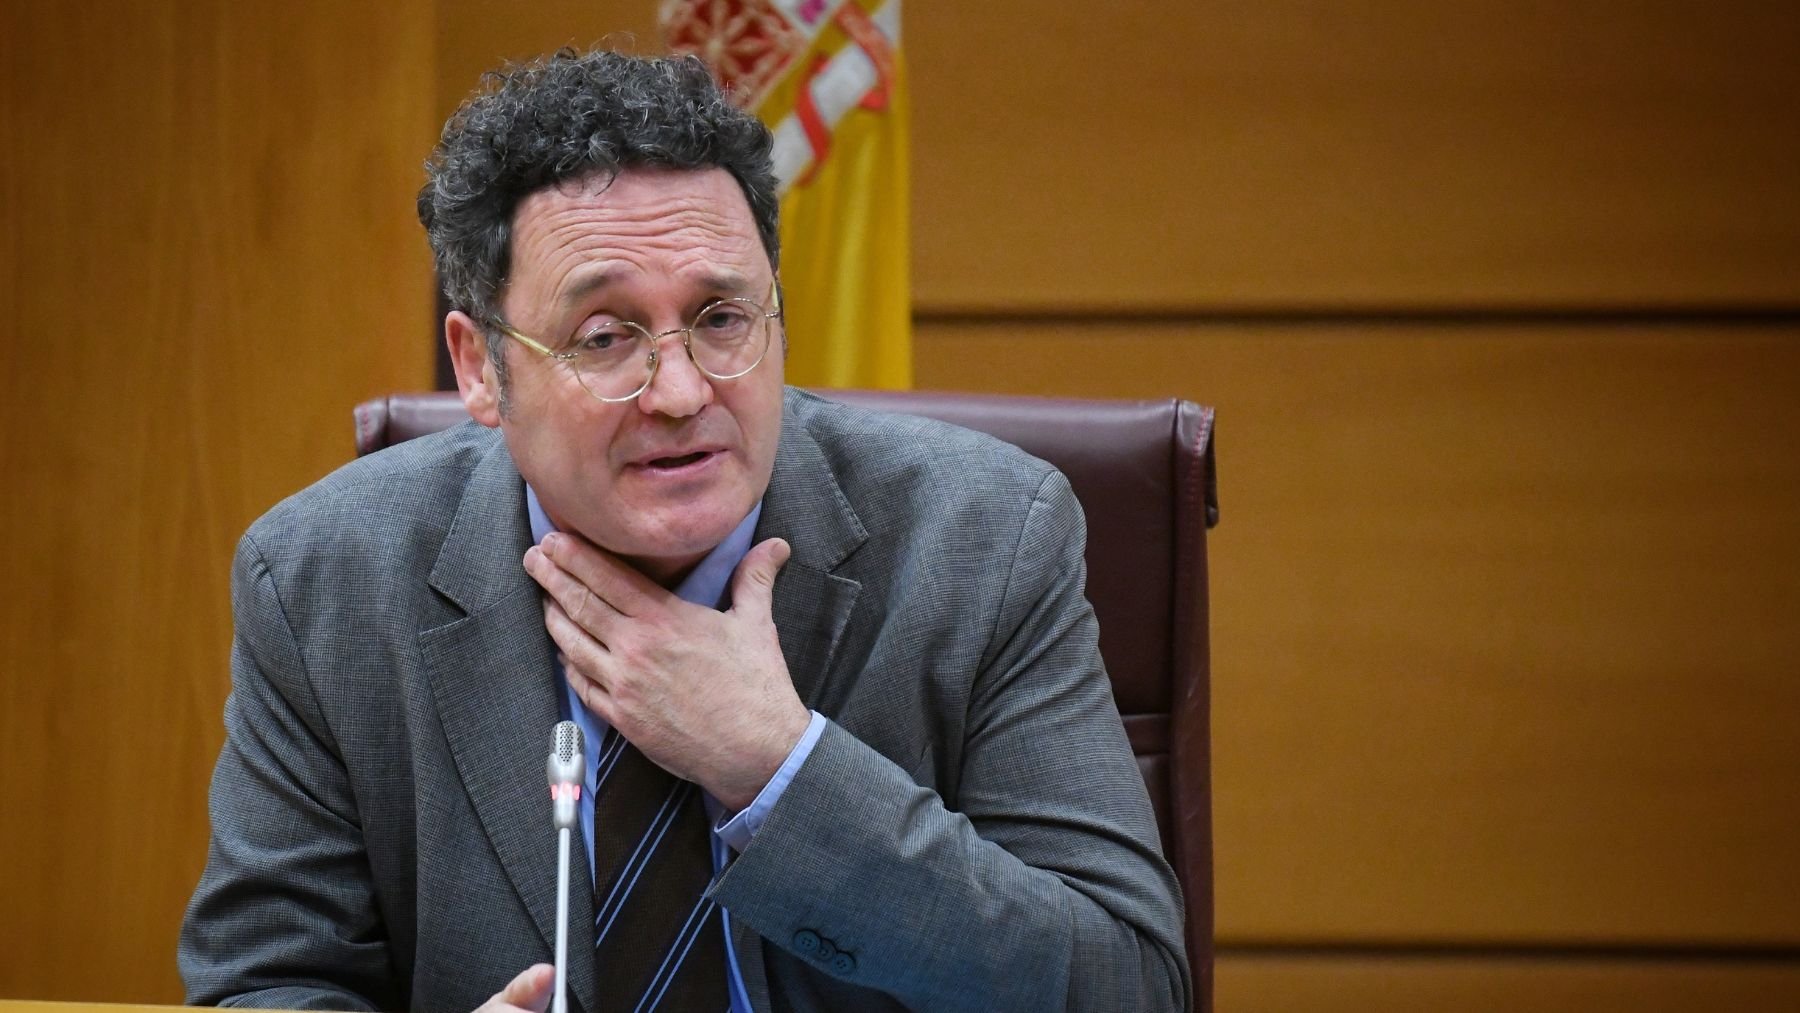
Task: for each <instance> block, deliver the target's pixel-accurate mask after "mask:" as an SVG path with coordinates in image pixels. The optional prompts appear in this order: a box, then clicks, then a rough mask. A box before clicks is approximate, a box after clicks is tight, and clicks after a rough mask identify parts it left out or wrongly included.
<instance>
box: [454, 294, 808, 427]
mask: <svg viewBox="0 0 1800 1013" xmlns="http://www.w3.org/2000/svg"><path fill="white" fill-rule="evenodd" d="M769 299H770V301H771V302H773V303H774V304H775V308H774V309H773V310H765V309H763V307H762V304H761V303H759V302H757V301H756V300H755V299H751V298H750V297H748V296H730V297H728V298H724V299H714V300H712V301H711V302H708V303H707V304H706V305H704V306H702V307H700V310H699V312H697V313H695V314H694V320H693V323H690V324H688V325H687V326H686V327H671V328H670V329H668V330H666V331H652V330H651V329H650V328H648V327H645V326H644V325H643V324H640V323H638V322H637V321H635V320H618V321H615V323H619V324H626V325H628V326H631V327H635V328H637V329H638V330H639V331H640V332H642V333H643V334H644V335H646V336H648V337H649V339H650V368H649V370H648V371H647V372H646V373H645V374H644V382H643V384H642V385H641V386H639V387H638V389H637V390H634V391H632V392H631V393H629V394H626V395H625V396H623V397H601V396H600V395H598V394H596V393H594V392H593V390H592V389H591V388H589V387H588V385H587V384H586V383H584V382H583V381H582V379H581V371H580V370H579V369H577V368H575V360H576V359H579V358H580V357H581V353H580V352H578V351H568V352H558V351H554V350H552V349H551V348H550V346H548V345H546V344H544V343H543V342H541V341H538V340H537V339H536V338H533V337H531V336H530V335H528V334H526V333H524V332H523V331H521V330H519V329H518V328H516V327H514V326H513V325H511V324H509V323H507V322H506V321H505V320H502V319H500V317H499V316H498V315H494V316H490V317H489V318H488V323H489V324H491V325H493V326H494V327H495V328H497V329H498V330H499V331H500V333H502V334H504V335H506V336H507V337H509V338H511V339H513V340H514V341H517V342H518V343H520V344H521V345H524V346H525V347H526V348H529V349H531V350H532V351H534V352H536V353H538V354H539V355H542V356H544V357H545V358H549V359H554V360H556V361H557V362H560V363H562V364H563V365H565V366H567V367H569V372H570V373H572V374H574V376H575V383H576V384H577V385H578V386H580V387H581V389H582V391H583V392H584V393H586V394H587V396H588V397H591V398H593V399H594V400H596V401H600V402H602V403H605V404H624V403H625V402H627V401H633V400H636V399H637V397H638V395H640V394H642V393H644V392H645V391H647V390H649V389H650V385H651V384H652V383H654V382H655V381H656V371H657V370H658V369H659V368H661V367H662V339H664V338H666V337H668V336H669V335H671V334H679V335H681V347H682V348H684V349H686V350H687V357H688V361H689V362H691V363H693V364H694V368H695V369H697V370H699V371H700V373H701V375H703V376H705V377H706V378H707V379H709V380H719V381H726V380H736V379H738V378H739V377H742V376H748V375H749V374H750V373H751V371H753V370H755V369H756V367H758V366H760V365H762V364H763V360H764V359H767V358H768V357H769V346H770V345H771V344H773V343H774V342H772V341H771V342H766V343H765V344H764V345H763V349H762V353H761V354H760V355H758V356H757V357H756V361H755V362H752V363H751V364H750V365H748V366H745V367H744V368H743V369H742V370H740V371H738V372H736V373H732V374H730V375H722V374H719V373H715V372H713V371H712V370H710V369H707V368H706V367H705V366H703V365H701V364H700V360H699V359H697V358H695V357H694V327H695V325H697V324H698V323H699V322H700V319H701V318H702V317H704V316H706V314H707V313H708V312H710V311H711V310H712V309H713V307H715V306H718V305H720V304H721V303H728V302H744V303H749V304H750V305H751V306H754V307H756V309H757V310H758V311H759V312H761V313H762V320H763V321H764V323H763V326H764V327H767V326H768V321H771V320H779V319H781V280H780V279H779V278H777V279H772V280H771V281H770V282H769Z"/></svg>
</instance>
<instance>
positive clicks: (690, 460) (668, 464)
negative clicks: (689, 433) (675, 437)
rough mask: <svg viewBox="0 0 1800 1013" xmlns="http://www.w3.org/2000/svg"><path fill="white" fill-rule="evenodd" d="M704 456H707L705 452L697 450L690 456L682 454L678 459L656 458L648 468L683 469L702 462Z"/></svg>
mask: <svg viewBox="0 0 1800 1013" xmlns="http://www.w3.org/2000/svg"><path fill="white" fill-rule="evenodd" d="M706 456H707V452H706V451H704V450H697V451H695V452H693V453H691V454H683V455H681V456H680V457H658V458H654V459H653V460H651V462H650V467H652V468H685V467H687V466H688V465H690V464H694V463H695V462H697V461H701V460H704V459H705V458H706Z"/></svg>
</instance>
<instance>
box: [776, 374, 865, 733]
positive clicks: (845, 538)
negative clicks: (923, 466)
mask: <svg viewBox="0 0 1800 1013" xmlns="http://www.w3.org/2000/svg"><path fill="white" fill-rule="evenodd" d="M811 410H812V408H811V406H810V405H809V404H808V403H807V400H806V399H804V398H803V397H802V396H801V395H798V394H796V393H795V392H794V391H792V390H790V391H789V392H788V394H787V411H785V412H784V413H783V416H782V422H781V450H780V452H779V453H778V454H777V455H776V457H775V469H774V473H773V474H772V475H771V476H770V478H769V489H768V492H766V493H765V494H764V496H763V512H762V519H761V520H760V521H759V522H758V523H757V526H756V540H757V541H758V542H760V541H762V540H763V539H766V538H775V537H780V538H785V539H787V542H788V544H789V545H790V546H792V547H793V554H792V555H791V556H789V557H788V562H787V565H786V566H784V567H782V570H781V573H780V574H779V575H777V576H776V578H775V587H774V591H773V598H772V601H771V606H770V608H771V612H772V613H773V616H774V619H775V629H776V632H777V633H778V635H779V636H780V638H781V653H782V657H783V658H784V659H785V660H786V661H787V666H788V673H789V674H790V675H791V676H792V677H793V680H794V689H795V690H796V691H797V692H798V693H799V694H800V699H801V701H802V702H804V703H805V704H806V705H807V706H808V707H811V706H812V705H813V704H814V702H815V701H817V700H819V699H820V697H821V695H822V694H823V691H824V689H825V687H826V685H827V684H828V682H829V681H830V678H831V660H832V657H833V656H834V655H835V654H836V653H837V649H838V645H839V644H840V643H841V642H842V640H843V636H844V630H845V628H846V627H847V626H848V625H849V622H850V613H851V610H852V609H853V608H854V607H855V605H856V596H857V594H858V593H859V592H860V591H861V590H862V585H861V584H859V583H858V582H856V581H854V580H851V579H849V578H847V577H841V576H838V575H837V574H836V573H835V572H834V571H835V570H836V569H837V567H838V566H839V564H841V563H843V561H844V560H845V559H846V558H848V557H849V555H850V554H851V553H852V552H854V551H856V548H857V547H858V546H860V545H862V543H863V542H864V541H866V540H867V539H868V537H869V535H868V532H867V531H866V530H865V529H864V528H863V526H862V521H861V520H860V519H858V518H857V516H856V512H855V511H854V510H852V509H851V508H850V503H849V500H847V499H846V498H845V497H844V492H843V489H842V488H841V487H839V485H838V481H837V476H836V475H835V474H834V473H833V472H832V469H831V465H830V462H829V461H828V460H827V458H826V457H825V454H824V452H823V451H822V450H821V449H820V448H819V444H818V443H817V441H815V440H814V439H813V438H812V434H810V433H808V432H807V431H806V427H805V425H804V424H803V423H802V421H801V419H800V416H801V415H804V414H808V413H810V412H811Z"/></svg>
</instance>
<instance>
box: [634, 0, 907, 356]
mask: <svg viewBox="0 0 1800 1013" xmlns="http://www.w3.org/2000/svg"><path fill="white" fill-rule="evenodd" d="M658 20H659V21H660V23H661V25H662V31H663V35H664V38H665V40H666V41H667V43H668V45H669V48H670V50H672V51H673V52H677V53H694V54H696V55H698V56H700V57H701V58H702V59H704V60H705V61H706V62H707V65H708V66H710V67H711V68H712V71H713V73H714V74H715V75H716V76H717V77H718V78H719V80H720V81H721V83H723V84H724V86H725V87H726V88H727V89H729V91H730V94H731V95H732V99H733V101H735V102H737V103H738V104H739V105H740V106H742V107H744V108H746V109H751V110H754V111H755V113H756V115H757V116H758V117H759V118H761V119H762V121H763V122H764V123H767V124H768V125H769V129H770V130H772V131H773V132H774V134H775V174H776V176H777V177H778V178H779V179H780V181H781V188H782V191H781V193H782V196H781V282H782V293H783V300H784V301H783V304H782V305H783V308H784V310H785V312H786V316H787V323H788V335H789V341H788V360H787V376H788V382H789V383H794V384H799V385H801V386H814V387H883V388H893V389H905V388H907V387H909V386H911V385H912V291H911V279H910V263H909V258H910V255H911V247H910V237H909V232H908V228H909V225H910V221H909V209H908V200H909V186H910V184H909V180H908V168H907V157H908V152H907V100H906V70H905V65H904V63H903V62H902V60H901V58H900V0H664V2H663V3H662V5H661V7H660V8H659V10H658Z"/></svg>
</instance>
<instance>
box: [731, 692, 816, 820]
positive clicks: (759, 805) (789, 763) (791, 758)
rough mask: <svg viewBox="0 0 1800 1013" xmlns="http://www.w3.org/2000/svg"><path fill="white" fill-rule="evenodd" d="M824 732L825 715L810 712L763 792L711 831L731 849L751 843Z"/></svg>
mask: <svg viewBox="0 0 1800 1013" xmlns="http://www.w3.org/2000/svg"><path fill="white" fill-rule="evenodd" d="M824 733H825V715H823V714H820V713H819V712H818V711H813V712H812V720H811V721H808V722H807V723H806V731H804V732H801V733H800V741H799V742H796V743H794V748H793V749H790V750H788V754H787V759H785V760H783V761H781V766H780V767H779V768H778V769H777V770H776V771H775V776H774V777H771V778H769V783H768V784H765V785H763V789H762V791H759V792H757V793H756V798H754V799H752V800H751V802H750V804H749V805H748V806H745V807H744V809H743V810H742V811H741V812H739V813H738V814H737V815H736V816H733V817H731V818H730V819H728V820H725V821H724V822H723V823H720V824H718V825H717V826H715V827H713V832H714V833H716V834H718V835H719V839H720V840H722V841H724V842H725V843H726V844H728V845H730V846H731V850H733V851H742V850H744V849H745V848H747V847H749V846H750V838H752V837H755V836H756V832H757V831H758V830H760V829H762V825H763V820H766V819H768V818H769V810H771V809H773V808H775V803H777V802H779V801H781V793H782V792H784V791H787V786H788V783H789V782H791V781H793V779H794V775H795V774H797V773H799V772H800V765H801V764H803V763H805V762H806V758H807V757H808V756H811V755H812V751H813V746H815V745H818V742H819V736H820V735H823V734H824Z"/></svg>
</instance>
